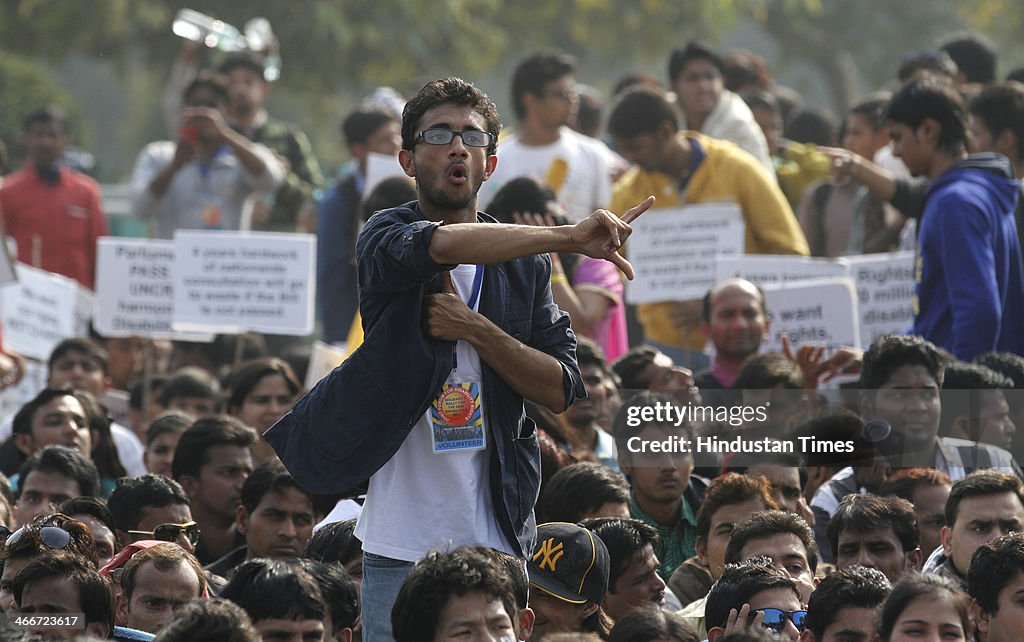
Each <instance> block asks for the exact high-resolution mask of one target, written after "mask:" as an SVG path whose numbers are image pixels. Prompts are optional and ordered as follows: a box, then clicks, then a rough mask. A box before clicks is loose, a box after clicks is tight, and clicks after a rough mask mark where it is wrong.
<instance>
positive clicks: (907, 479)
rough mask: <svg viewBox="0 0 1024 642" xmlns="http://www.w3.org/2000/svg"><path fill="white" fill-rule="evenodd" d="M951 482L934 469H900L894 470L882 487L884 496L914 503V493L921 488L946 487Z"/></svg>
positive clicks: (944, 474) (943, 474) (945, 475)
mask: <svg viewBox="0 0 1024 642" xmlns="http://www.w3.org/2000/svg"><path fill="white" fill-rule="evenodd" d="M952 483H953V482H952V481H951V480H950V479H949V475H947V474H946V473H944V472H942V471H941V470H935V469H934V468H900V469H897V470H894V471H893V473H892V474H891V475H889V477H888V479H886V480H885V483H884V484H883V485H882V493H883V494H884V495H895V496H896V497H902V498H903V499H905V500H907V501H908V502H911V503H912V502H913V501H914V491H916V490H917V489H918V488H919V487H921V486H946V485H950V484H952Z"/></svg>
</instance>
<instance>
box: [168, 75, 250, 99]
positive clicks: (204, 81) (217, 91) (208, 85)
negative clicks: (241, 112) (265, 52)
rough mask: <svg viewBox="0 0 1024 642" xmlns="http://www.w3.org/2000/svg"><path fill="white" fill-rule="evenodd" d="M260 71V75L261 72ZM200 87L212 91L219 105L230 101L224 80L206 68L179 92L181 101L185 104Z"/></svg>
mask: <svg viewBox="0 0 1024 642" xmlns="http://www.w3.org/2000/svg"><path fill="white" fill-rule="evenodd" d="M260 73H261V75H262V72H260ZM201 89H205V90H207V91H210V92H212V93H213V95H214V96H216V98H217V102H218V103H220V104H221V105H227V104H228V103H230V102H231V94H229V93H228V86H227V83H225V82H224V78H223V77H221V76H220V75H218V74H215V73H213V72H211V71H209V70H207V69H203V70H202V71H200V72H199V73H198V74H197V75H196V77H195V80H193V81H192V82H190V83H189V84H188V85H187V86H186V87H185V91H183V92H181V97H182V102H183V103H185V104H186V105H187V104H188V99H189V98H190V97H191V96H192V94H193V93H194V92H197V91H199V90H201Z"/></svg>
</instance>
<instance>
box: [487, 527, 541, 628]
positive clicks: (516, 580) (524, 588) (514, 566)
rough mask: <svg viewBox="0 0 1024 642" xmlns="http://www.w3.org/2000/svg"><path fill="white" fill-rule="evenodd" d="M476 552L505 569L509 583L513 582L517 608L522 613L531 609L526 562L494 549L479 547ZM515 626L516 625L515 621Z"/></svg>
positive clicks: (513, 593)
mask: <svg viewBox="0 0 1024 642" xmlns="http://www.w3.org/2000/svg"><path fill="white" fill-rule="evenodd" d="M476 550H478V551H480V552H482V553H484V554H486V555H490V556H492V557H494V559H496V560H497V561H498V563H499V564H501V566H502V568H504V569H505V573H506V574H507V575H508V579H509V581H511V582H512V595H513V596H514V597H515V599H516V608H517V609H519V610H520V611H522V610H523V609H525V608H527V607H529V606H530V575H529V573H528V572H527V570H526V562H525V561H523V560H522V559H520V558H518V557H516V556H515V555H512V554H511V553H506V552H505V551H499V550H497V549H494V548H486V547H484V546H477V547H476ZM513 624H515V621H514V620H513Z"/></svg>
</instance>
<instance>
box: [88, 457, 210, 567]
mask: <svg viewBox="0 0 1024 642" xmlns="http://www.w3.org/2000/svg"><path fill="white" fill-rule="evenodd" d="M107 508H109V509H110V514H111V515H113V517H114V524H115V526H116V527H117V535H118V539H120V540H121V541H122V542H124V543H126V544H128V543H131V542H136V541H139V540H144V539H156V540H162V541H165V542H176V543H178V544H179V545H180V546H181V547H182V548H183V549H185V550H186V551H188V552H189V553H192V552H194V551H195V548H196V544H197V543H198V542H199V533H200V529H199V526H198V524H196V523H195V522H194V521H193V520H192V511H191V509H190V505H189V500H188V497H187V496H186V495H185V491H183V490H182V489H181V486H179V485H178V482H176V481H174V480H173V479H168V478H167V477H164V476H163V475H153V474H148V475H140V476H139V477H126V478H124V479H120V480H118V484H117V487H116V488H115V489H114V492H112V493H111V494H110V497H109V498H108V499H107Z"/></svg>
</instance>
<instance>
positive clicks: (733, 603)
mask: <svg viewBox="0 0 1024 642" xmlns="http://www.w3.org/2000/svg"><path fill="white" fill-rule="evenodd" d="M726 561H728V560H726ZM780 588H781V589H785V588H788V589H791V590H792V591H793V593H794V594H795V595H796V596H797V598H798V599H799V597H800V593H799V592H798V591H797V588H796V582H795V581H793V578H791V577H790V576H789V575H787V574H786V573H785V572H784V571H781V570H779V569H777V568H775V567H774V566H772V565H771V561H770V560H769V559H768V558H766V557H757V558H754V559H750V560H747V561H745V562H741V563H739V564H726V565H725V569H724V570H723V571H722V577H720V578H718V581H717V582H715V583H714V584H713V585H712V586H711V591H710V592H708V597H707V601H706V602H705V604H704V622H705V624H706V625H707V628H708V629H709V630H710V629H711V628H713V627H716V626H718V627H724V626H725V624H726V622H727V621H728V619H729V611H730V610H731V609H738V608H740V606H741V605H743V604H746V603H749V602H750V600H751V598H753V597H754V596H755V595H757V594H758V593H760V592H762V591H769V590H771V589H780Z"/></svg>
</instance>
